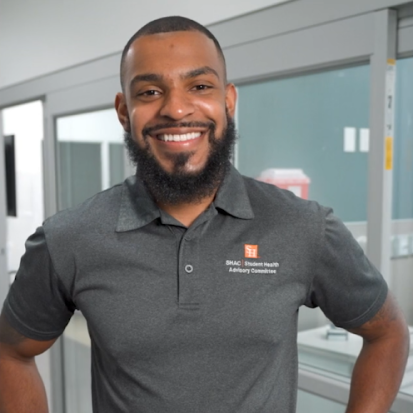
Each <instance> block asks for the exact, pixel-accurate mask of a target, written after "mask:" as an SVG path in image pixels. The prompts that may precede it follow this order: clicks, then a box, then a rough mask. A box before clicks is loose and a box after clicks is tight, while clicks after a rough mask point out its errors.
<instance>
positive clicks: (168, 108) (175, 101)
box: [160, 90, 195, 120]
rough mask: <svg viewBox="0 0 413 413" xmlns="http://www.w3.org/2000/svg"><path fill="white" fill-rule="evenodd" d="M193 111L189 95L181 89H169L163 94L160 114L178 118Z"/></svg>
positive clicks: (174, 118) (193, 107)
mask: <svg viewBox="0 0 413 413" xmlns="http://www.w3.org/2000/svg"><path fill="white" fill-rule="evenodd" d="M194 111H195V106H194V104H193V102H192V100H191V98H190V96H188V95H187V93H185V91H182V90H170V91H168V92H167V93H166V94H165V97H164V101H163V104H162V107H161V110H160V115H161V116H163V117H167V118H170V119H173V120H180V119H183V118H185V117H186V116H188V115H191V114H192V113H194Z"/></svg>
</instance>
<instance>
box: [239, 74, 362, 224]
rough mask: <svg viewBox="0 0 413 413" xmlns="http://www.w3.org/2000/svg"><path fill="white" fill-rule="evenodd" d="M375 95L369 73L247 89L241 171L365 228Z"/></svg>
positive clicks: (243, 91) (243, 89)
mask: <svg viewBox="0 0 413 413" xmlns="http://www.w3.org/2000/svg"><path fill="white" fill-rule="evenodd" d="M369 95H370V94H369V66H360V67H353V68H346V69H341V70H333V71H329V72H323V73H316V74H310V75H305V76H299V77H294V78H287V79H277V80H270V81H265V82H262V83H254V84H249V85H244V86H240V87H239V106H238V125H239V135H240V139H239V145H238V150H239V152H238V168H239V170H240V171H241V173H243V174H244V175H248V176H251V177H259V176H260V174H262V172H263V171H265V170H268V169H273V171H272V177H273V179H275V180H277V181H278V182H284V183H287V184H288V181H290V182H293V180H294V179H296V180H297V182H298V184H296V185H294V184H293V183H291V185H290V188H289V189H290V190H293V192H296V193H297V194H298V195H300V194H301V196H305V197H307V196H308V197H309V198H311V199H315V200H317V201H318V202H320V203H321V204H323V205H326V206H332V207H333V208H334V210H335V212H336V214H337V215H338V216H340V217H341V219H342V220H344V221H346V222H349V221H366V217H367V207H366V198H367V195H366V194H367V165H368V164H367V159H368V139H369V131H368V127H369ZM274 169H275V171H274ZM277 170H278V171H277ZM267 173H269V174H271V172H267ZM308 181H309V182H308ZM307 183H308V185H309V186H308V195H307V193H306V185H307ZM297 191H304V192H303V193H301V192H297Z"/></svg>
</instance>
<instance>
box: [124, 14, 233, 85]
mask: <svg viewBox="0 0 413 413" xmlns="http://www.w3.org/2000/svg"><path fill="white" fill-rule="evenodd" d="M181 31H184V32H187V31H198V32H201V33H203V34H204V35H205V36H207V37H208V38H210V39H211V40H212V41H213V42H214V44H215V47H216V48H217V51H218V54H219V56H220V57H221V58H222V61H223V63H224V73H225V81H226V67H225V66H226V65H225V56H224V53H223V52H222V49H221V45H220V44H219V42H218V40H217V38H216V37H215V36H214V35H213V34H212V33H211V32H210V31H209V30H208V29H207V28H206V27H205V26H203V25H202V24H200V23H198V22H196V21H195V20H191V19H188V18H187V17H182V16H168V17H161V18H160V19H156V20H152V21H151V22H149V23H147V24H145V26H143V27H142V28H140V29H139V30H138V31H137V32H136V33H135V34H134V35H133V36H132V37H131V38H130V39H129V41H128V42H127V43H126V46H125V47H124V49H123V52H122V57H121V60H120V81H121V85H122V89H123V88H124V85H123V77H124V65H125V58H126V54H127V53H128V51H129V49H130V47H131V45H132V43H133V42H134V41H135V40H136V39H138V38H139V37H142V36H149V35H151V34H158V33H170V32H181Z"/></svg>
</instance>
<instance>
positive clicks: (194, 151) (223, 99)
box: [116, 31, 236, 175]
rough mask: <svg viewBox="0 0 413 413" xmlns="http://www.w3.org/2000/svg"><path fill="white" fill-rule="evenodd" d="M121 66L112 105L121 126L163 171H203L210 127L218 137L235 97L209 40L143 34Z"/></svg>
mask: <svg viewBox="0 0 413 413" xmlns="http://www.w3.org/2000/svg"><path fill="white" fill-rule="evenodd" d="M124 69H125V70H124V73H123V76H124V77H123V85H124V94H118V95H117V97H116V108H117V112H118V116H119V120H120V121H121V123H122V125H123V127H124V129H125V131H127V132H130V134H131V137H132V139H133V140H134V141H135V142H136V144H137V146H138V147H139V148H141V149H142V150H145V151H147V152H149V153H150V154H151V155H152V156H153V158H154V159H155V160H156V161H157V163H158V164H159V166H160V167H161V168H162V169H163V170H164V171H165V172H167V173H176V172H179V173H180V174H188V175H191V174H197V173H198V172H200V171H202V169H203V168H204V167H205V165H206V164H207V160H208V157H209V154H210V152H211V141H210V139H211V138H212V135H213V132H214V136H215V137H216V139H222V136H223V135H224V132H225V131H226V128H227V123H228V122H227V115H228V116H229V117H230V118H232V117H233V115H234V107H235V100H236V92H235V88H234V86H233V85H232V84H229V85H226V81H225V69H224V63H223V61H222V59H221V57H220V56H219V54H218V51H217V49H216V47H215V44H214V43H213V41H212V40H211V39H209V38H208V37H207V36H205V35H204V34H202V33H200V32H198V31H182V32H171V33H160V34H154V35H148V36H143V37H140V38H138V39H137V40H136V41H135V42H134V43H133V44H132V46H131V48H130V50H129V52H128V54H127V55H126V60H125V65H124ZM178 169H179V171H178Z"/></svg>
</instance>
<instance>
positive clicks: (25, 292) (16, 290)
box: [3, 227, 75, 340]
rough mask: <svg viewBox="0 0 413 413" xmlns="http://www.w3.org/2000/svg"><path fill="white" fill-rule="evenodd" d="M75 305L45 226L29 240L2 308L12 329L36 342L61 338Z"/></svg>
mask: <svg viewBox="0 0 413 413" xmlns="http://www.w3.org/2000/svg"><path fill="white" fill-rule="evenodd" d="M74 310H75V306H74V304H73V302H72V301H71V299H70V297H69V295H68V293H67V292H66V291H65V288H64V286H63V284H62V283H61V281H60V280H59V278H58V275H57V274H56V272H55V270H54V268H53V264H52V261H51V258H50V254H49V250H48V247H47V242H46V239H45V234H44V230H43V228H42V227H40V228H38V229H37V231H36V232H35V233H34V234H33V235H31V236H30V237H29V238H28V240H27V241H26V252H25V254H24V255H23V257H22V259H21V262H20V267H19V270H18V272H17V275H16V278H15V281H14V282H13V284H12V286H11V288H10V291H9V293H8V295H7V298H6V300H5V302H4V306H3V314H4V315H5V317H6V318H7V321H8V322H9V323H10V325H11V326H12V327H14V328H15V329H16V330H17V331H19V332H20V333H21V334H23V335H24V336H25V337H28V338H31V339H34V340H51V339H53V338H56V337H58V336H59V335H61V334H62V333H63V331H64V329H65V327H66V325H67V323H68V322H69V320H70V318H71V316H72V314H73V312H74Z"/></svg>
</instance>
